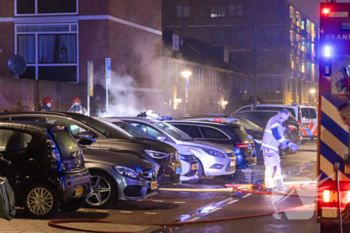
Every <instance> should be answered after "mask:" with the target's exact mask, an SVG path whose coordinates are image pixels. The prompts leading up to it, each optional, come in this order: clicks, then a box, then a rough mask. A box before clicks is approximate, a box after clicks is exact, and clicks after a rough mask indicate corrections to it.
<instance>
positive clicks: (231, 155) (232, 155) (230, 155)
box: [226, 153, 235, 158]
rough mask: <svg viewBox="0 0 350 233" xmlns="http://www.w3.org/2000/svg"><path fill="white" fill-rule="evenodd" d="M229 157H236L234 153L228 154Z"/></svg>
mask: <svg viewBox="0 0 350 233" xmlns="http://www.w3.org/2000/svg"><path fill="white" fill-rule="evenodd" d="M226 155H227V157H230V158H231V157H235V155H234V154H233V153H226Z"/></svg>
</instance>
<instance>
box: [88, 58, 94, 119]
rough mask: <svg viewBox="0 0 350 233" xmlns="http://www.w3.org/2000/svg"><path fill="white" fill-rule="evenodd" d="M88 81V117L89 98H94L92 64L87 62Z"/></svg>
mask: <svg viewBox="0 0 350 233" xmlns="http://www.w3.org/2000/svg"><path fill="white" fill-rule="evenodd" d="M87 73H88V80H87V112H88V116H90V97H92V96H94V62H93V61H88V68H87Z"/></svg>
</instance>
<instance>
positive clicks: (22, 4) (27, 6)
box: [17, 0, 35, 14]
mask: <svg viewBox="0 0 350 233" xmlns="http://www.w3.org/2000/svg"><path fill="white" fill-rule="evenodd" d="M34 13H35V0H17V14H34Z"/></svg>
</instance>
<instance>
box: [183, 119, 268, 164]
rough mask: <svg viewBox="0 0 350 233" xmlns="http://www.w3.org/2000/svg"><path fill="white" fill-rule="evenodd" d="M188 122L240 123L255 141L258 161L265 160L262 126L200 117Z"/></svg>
mask: <svg viewBox="0 0 350 233" xmlns="http://www.w3.org/2000/svg"><path fill="white" fill-rule="evenodd" d="M187 120H191V121H209V122H221V123H232V122H235V123H239V124H241V125H242V126H243V127H244V129H245V131H246V132H247V134H248V135H251V136H252V137H253V141H254V149H255V150H254V152H253V153H254V155H255V156H256V157H257V160H263V157H262V152H261V151H260V148H261V143H262V138H263V135H264V129H263V128H261V127H260V126H258V125H256V124H255V123H254V122H252V121H250V120H248V119H245V118H242V117H237V118H225V117H199V118H197V117H196V118H195V117H194V118H187Z"/></svg>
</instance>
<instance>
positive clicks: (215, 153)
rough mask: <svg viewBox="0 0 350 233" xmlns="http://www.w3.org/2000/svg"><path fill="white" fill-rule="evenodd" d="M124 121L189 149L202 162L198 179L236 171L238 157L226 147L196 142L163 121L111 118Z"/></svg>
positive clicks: (111, 120)
mask: <svg viewBox="0 0 350 233" xmlns="http://www.w3.org/2000/svg"><path fill="white" fill-rule="evenodd" d="M113 119H115V120H116V121H117V120H123V121H127V122H129V123H131V124H132V125H133V126H136V127H139V128H141V129H142V130H143V131H144V132H146V133H147V134H149V135H151V136H153V137H155V138H158V139H161V140H163V141H167V142H171V143H175V144H178V145H183V146H185V147H187V149H189V150H190V151H191V152H192V153H193V154H194V155H195V156H196V157H197V158H198V160H199V161H200V163H199V166H198V175H197V176H198V179H200V178H201V177H202V176H203V175H204V176H221V175H231V174H234V173H235V171H236V157H235V154H234V153H233V151H232V150H231V149H230V148H229V147H227V146H225V145H220V144H216V143H211V142H203V141H194V140H193V139H192V138H191V137H190V136H188V135H187V134H186V133H184V132H182V131H181V130H179V129H177V128H176V127H174V126H172V125H170V124H168V123H166V122H162V121H157V120H154V119H150V118H144V117H117V118H109V121H110V122H113Z"/></svg>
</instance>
